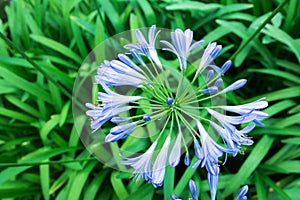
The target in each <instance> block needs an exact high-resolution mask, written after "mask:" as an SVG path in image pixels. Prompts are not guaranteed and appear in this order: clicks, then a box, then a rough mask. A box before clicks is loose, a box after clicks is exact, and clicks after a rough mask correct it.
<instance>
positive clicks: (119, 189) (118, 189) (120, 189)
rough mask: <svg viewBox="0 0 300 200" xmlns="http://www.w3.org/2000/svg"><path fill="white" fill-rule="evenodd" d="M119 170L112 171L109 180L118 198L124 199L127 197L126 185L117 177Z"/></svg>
mask: <svg viewBox="0 0 300 200" xmlns="http://www.w3.org/2000/svg"><path fill="white" fill-rule="evenodd" d="M118 175H119V172H116V171H114V172H112V174H111V177H110V181H111V184H112V187H113V189H114V191H115V193H116V195H117V196H118V198H119V199H120V200H123V199H126V198H127V197H128V192H127V190H126V187H125V186H124V184H123V182H122V180H121V179H120V178H118Z"/></svg>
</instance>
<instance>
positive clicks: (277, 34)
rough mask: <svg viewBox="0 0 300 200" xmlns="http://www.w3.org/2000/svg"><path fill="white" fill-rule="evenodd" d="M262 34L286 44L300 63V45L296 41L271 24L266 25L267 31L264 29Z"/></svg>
mask: <svg viewBox="0 0 300 200" xmlns="http://www.w3.org/2000/svg"><path fill="white" fill-rule="evenodd" d="M262 32H263V33H265V34H266V35H269V36H270V37H273V38H274V39H276V40H278V41H280V42H282V43H283V44H286V45H287V46H288V47H289V48H290V49H291V50H292V51H293V52H294V53H295V55H296V57H297V59H298V62H300V45H297V43H296V42H295V40H294V39H293V38H292V37H291V36H289V35H288V34H287V33H286V32H284V31H283V30H281V29H279V28H277V27H276V26H272V25H270V24H268V25H266V29H264V30H263V31H262Z"/></svg>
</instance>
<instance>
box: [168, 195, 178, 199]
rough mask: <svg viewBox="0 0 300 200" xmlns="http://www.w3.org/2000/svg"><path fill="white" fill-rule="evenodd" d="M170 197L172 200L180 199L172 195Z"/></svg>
mask: <svg viewBox="0 0 300 200" xmlns="http://www.w3.org/2000/svg"><path fill="white" fill-rule="evenodd" d="M170 197H171V199H172V200H178V199H179V198H178V196H176V195H175V194H171V195H170Z"/></svg>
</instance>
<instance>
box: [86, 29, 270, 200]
mask: <svg viewBox="0 0 300 200" xmlns="http://www.w3.org/2000/svg"><path fill="white" fill-rule="evenodd" d="M158 36H159V31H157V32H156V26H152V27H151V28H150V29H149V31H148V40H147V39H146V38H147V36H145V35H143V33H142V31H140V30H136V38H137V42H136V43H132V44H127V45H125V49H127V50H128V52H127V53H126V54H119V55H118V58H116V59H115V60H111V61H104V63H102V64H101V65H100V66H99V67H98V70H97V74H96V76H95V82H96V83H97V84H98V85H100V86H101V88H102V89H103V91H100V92H99V93H98V99H97V100H96V104H91V103H88V104H86V106H87V107H88V108H89V110H88V111H87V115H88V116H89V117H90V118H91V129H92V130H93V132H95V134H96V133H97V130H99V129H100V128H101V127H102V126H103V125H105V124H106V123H107V122H112V123H110V124H109V126H111V125H113V127H111V128H110V131H108V132H104V133H102V134H106V139H105V141H106V142H117V141H119V140H122V139H125V138H127V137H137V136H138V135H139V133H140V132H139V131H137V130H138V129H139V128H146V127H148V126H150V125H151V124H152V123H154V124H156V125H160V126H157V127H159V128H157V132H156V133H148V134H149V137H150V134H151V139H149V138H148V139H147V138H146V139H145V142H147V143H149V142H151V143H152V144H150V145H149V146H150V147H149V149H148V150H147V149H146V150H144V151H143V152H142V154H140V155H139V156H137V157H134V156H133V157H130V158H126V157H124V156H123V161H122V162H121V164H123V165H127V166H130V167H132V168H133V174H134V175H135V177H136V179H137V180H139V179H140V178H143V179H145V180H146V181H148V183H151V184H153V186H154V187H160V186H162V185H163V182H164V176H165V167H166V166H167V165H170V166H171V167H176V166H177V165H178V164H179V163H180V161H182V162H184V164H185V165H186V166H191V167H192V168H193V169H195V170H196V169H198V168H205V169H206V171H207V179H208V183H209V187H210V192H211V199H215V197H216V193H217V186H218V176H219V172H220V170H221V168H222V167H221V165H220V164H221V163H223V164H225V162H226V158H227V156H228V155H232V156H236V155H237V154H238V153H239V152H242V151H243V146H244V145H245V146H249V145H252V144H253V141H252V139H251V138H250V137H249V136H248V134H250V132H251V131H252V130H253V128H254V127H255V126H256V125H263V124H262V123H261V120H263V119H265V118H266V117H267V116H268V115H267V114H266V113H265V112H263V111H262V109H264V108H266V107H267V106H268V103H267V101H266V99H265V98H262V99H259V100H257V101H254V102H250V103H246V104H242V105H226V104H225V102H224V101H219V99H224V98H225V97H224V95H225V94H226V93H228V92H232V91H235V90H237V89H240V88H241V87H243V86H245V85H246V83H247V80H246V79H240V80H236V81H235V82H234V83H231V84H230V83H224V80H223V76H224V75H225V73H226V72H228V70H229V68H230V66H231V65H232V62H231V61H230V60H229V61H226V62H225V63H224V64H223V65H222V66H221V67H219V66H217V65H216V64H215V63H214V60H216V58H217V57H218V55H219V54H220V52H221V50H222V46H221V45H220V44H218V43H216V42H210V43H209V44H208V45H207V46H206V47H204V46H202V45H203V44H204V41H203V40H200V41H196V42H193V32H192V31H191V30H189V29H187V30H185V31H183V30H180V29H176V30H175V31H174V32H172V33H171V34H169V36H170V39H169V40H167V39H165V38H162V40H161V41H160V43H158V42H157V41H156V39H157V38H158ZM158 44H160V45H162V50H165V51H162V52H161V53H159V52H158V51H157V50H156V48H155V46H157V45H158ZM196 47H202V48H204V49H203V53H202V54H201V52H199V51H198V50H199V49H200V48H196ZM166 51H168V52H169V53H168V55H169V54H170V52H171V53H173V54H174V55H175V56H176V57H177V61H178V64H177V65H174V62H173V61H172V62H171V61H168V59H167V58H165V59H161V57H163V55H164V52H166ZM190 55H193V57H195V56H196V55H198V58H199V59H198V62H196V61H195V62H189V58H190ZM168 58H169V57H168ZM194 63H197V66H194ZM226 84H228V86H227V87H225V88H224V87H223V86H224V85H226ZM124 87H125V88H127V90H126V92H123V93H121V91H124V90H121V89H120V88H124ZM128 88H129V89H128ZM106 127H107V126H106ZM105 130H107V128H106V129H105ZM151 130H153V129H151ZM218 138H220V139H221V140H218ZM143 139H144V138H143ZM139 142H143V140H139ZM190 144H192V145H191V146H190ZM158 147H161V148H158ZM134 153H138V152H134ZM182 155H184V156H183V158H182ZM191 156H195V157H196V158H197V160H196V162H194V163H191V159H190V157H191ZM222 161H223V162H222ZM189 185H190V190H191V193H192V197H193V199H196V196H197V195H198V194H197V193H196V191H197V189H195V188H196V186H195V184H194V182H190V184H189ZM173 197H174V198H175V196H173Z"/></svg>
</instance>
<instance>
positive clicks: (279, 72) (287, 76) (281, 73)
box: [249, 69, 300, 84]
mask: <svg viewBox="0 0 300 200" xmlns="http://www.w3.org/2000/svg"><path fill="white" fill-rule="evenodd" d="M249 71H250V72H257V73H263V74H269V75H273V76H278V77H281V78H284V79H287V80H289V81H293V82H295V83H298V84H300V78H299V77H298V76H296V75H293V74H291V73H288V72H284V71H282V70H277V69H249Z"/></svg>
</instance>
